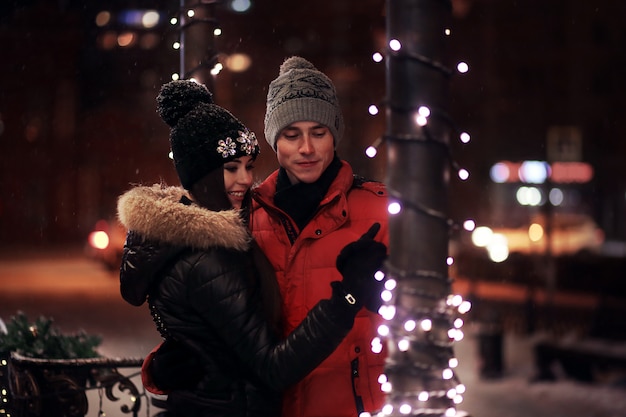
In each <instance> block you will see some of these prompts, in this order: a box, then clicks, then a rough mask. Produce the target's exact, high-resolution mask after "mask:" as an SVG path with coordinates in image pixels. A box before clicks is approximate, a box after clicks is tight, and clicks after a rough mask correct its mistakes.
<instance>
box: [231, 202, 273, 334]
mask: <svg viewBox="0 0 626 417" xmlns="http://www.w3.org/2000/svg"><path fill="white" fill-rule="evenodd" d="M251 211H252V192H251V190H248V192H247V193H246V195H245V197H244V201H243V204H242V205H241V217H242V218H243V221H244V223H245V224H246V225H247V226H248V227H250V213H251ZM250 252H251V253H252V259H253V261H254V267H255V271H256V274H253V275H255V276H256V279H257V280H258V285H259V289H260V295H261V305H262V307H263V312H264V313H265V317H266V320H267V321H268V323H270V324H271V325H272V327H273V329H274V331H275V332H276V334H277V335H278V336H281V337H282V335H283V304H282V297H281V295H280V289H279V287H278V281H277V280H276V272H275V271H274V267H273V266H272V264H271V263H270V261H269V259H267V256H265V253H264V252H263V250H262V249H261V247H260V246H259V244H258V243H257V242H256V240H254V239H252V242H251V245H250Z"/></svg>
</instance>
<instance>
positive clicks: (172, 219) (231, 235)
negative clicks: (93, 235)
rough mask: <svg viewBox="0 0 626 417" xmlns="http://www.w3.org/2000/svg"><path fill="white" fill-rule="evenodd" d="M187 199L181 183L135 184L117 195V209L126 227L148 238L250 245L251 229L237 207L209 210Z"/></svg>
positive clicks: (176, 242)
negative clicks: (136, 185)
mask: <svg viewBox="0 0 626 417" xmlns="http://www.w3.org/2000/svg"><path fill="white" fill-rule="evenodd" d="M190 201H191V200H190V199H189V195H188V194H187V191H185V190H184V189H183V188H182V187H168V186H165V185H160V184H155V185H153V186H151V187H147V186H138V187H135V188H133V189H131V190H129V191H127V192H126V193H124V194H122V195H121V196H120V197H119V199H118V202H117V213H118V217H119V220H120V222H121V223H122V224H123V225H124V226H125V227H126V228H127V229H128V230H132V231H134V232H137V233H139V234H140V235H142V236H143V237H144V238H146V239H149V240H154V241H157V242H162V243H167V244H169V245H173V246H184V247H191V248H194V249H207V248H210V247H225V248H228V249H234V250H246V249H248V248H249V244H250V239H251V238H250V233H249V231H248V229H247V227H246V225H245V224H244V222H243V220H242V218H241V216H240V213H239V211H238V210H226V211H211V210H207V209H205V208H202V207H200V206H198V205H197V204H195V203H191V204H189V202H190ZM185 202H187V203H185Z"/></svg>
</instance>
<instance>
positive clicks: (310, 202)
mask: <svg viewBox="0 0 626 417" xmlns="http://www.w3.org/2000/svg"><path fill="white" fill-rule="evenodd" d="M340 169H341V160H340V159H339V158H338V157H337V155H335V158H334V159H333V161H332V162H331V163H330V165H329V166H328V168H326V170H325V171H324V172H323V173H322V175H321V176H320V177H319V179H318V180H317V181H315V182H313V183H310V184H306V183H303V182H299V183H297V184H293V185H292V184H291V182H290V181H289V177H287V171H285V169H284V168H282V167H281V168H280V169H279V170H278V180H277V182H276V194H275V195H274V204H276V206H277V207H278V208H280V209H281V210H283V211H284V212H285V213H287V214H288V215H289V217H291V218H292V219H293V221H294V222H296V225H298V229H300V230H302V229H303V228H304V226H306V225H307V223H308V222H309V221H310V220H311V219H312V218H313V216H314V215H315V212H316V211H317V208H318V207H319V205H320V202H321V201H322V199H323V198H324V196H325V195H326V193H327V192H328V189H329V188H330V184H332V182H333V181H334V180H335V178H336V177H337V174H338V173H339V170H340Z"/></svg>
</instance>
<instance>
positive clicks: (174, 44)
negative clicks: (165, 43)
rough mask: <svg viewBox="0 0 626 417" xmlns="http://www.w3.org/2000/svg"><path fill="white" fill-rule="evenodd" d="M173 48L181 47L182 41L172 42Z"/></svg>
mask: <svg viewBox="0 0 626 417" xmlns="http://www.w3.org/2000/svg"><path fill="white" fill-rule="evenodd" d="M172 48H174V49H180V42H178V41H176V42H174V43H173V44H172Z"/></svg>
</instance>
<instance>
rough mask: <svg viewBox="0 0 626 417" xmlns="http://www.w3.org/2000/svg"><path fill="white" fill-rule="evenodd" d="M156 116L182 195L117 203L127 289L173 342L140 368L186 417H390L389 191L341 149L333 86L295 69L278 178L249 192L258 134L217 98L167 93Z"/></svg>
mask: <svg viewBox="0 0 626 417" xmlns="http://www.w3.org/2000/svg"><path fill="white" fill-rule="evenodd" d="M157 104H158V106H157V107H158V112H159V115H160V116H161V118H162V119H163V120H164V121H165V122H166V123H167V124H168V125H169V126H170V128H171V131H170V144H171V149H172V153H173V155H174V164H175V167H176V171H177V174H178V177H179V179H180V182H181V185H182V187H167V186H165V185H155V186H152V187H144V186H138V187H135V188H133V189H131V190H130V191H128V192H126V193H124V194H123V195H122V196H120V198H119V201H118V215H119V218H120V220H121V221H122V223H123V224H124V225H125V226H126V227H127V228H128V229H129V233H128V237H127V241H126V245H125V247H124V258H123V262H122V267H121V271H120V284H121V293H122V296H123V297H124V299H125V300H126V301H128V302H129V303H131V304H133V305H138V306H139V305H142V304H143V303H144V302H145V301H146V300H147V301H148V305H149V307H150V311H151V314H152V316H153V319H154V321H155V323H156V325H157V328H158V330H159V332H160V333H161V335H162V337H163V339H164V342H163V344H162V345H160V347H159V348H158V349H156V350H155V351H153V352H152V353H151V354H150V355H149V356H148V358H147V359H146V362H145V363H144V368H143V371H142V377H143V379H144V383H145V384H146V386H147V387H150V389H152V390H155V391H157V392H166V393H167V394H168V399H167V402H168V411H169V414H171V415H173V416H185V417H190V416H249V417H252V416H259V417H260V416H263V417H273V416H280V415H282V416H283V417H307V416H310V417H313V416H327V417H344V416H345V417H347V416H353V417H356V416H358V415H359V414H361V413H362V412H364V411H369V412H372V411H375V410H378V409H380V407H382V405H383V402H384V394H383V393H382V392H381V391H380V387H379V384H378V382H377V380H378V376H379V375H380V374H381V373H382V372H383V365H384V359H385V352H383V353H382V354H378V355H377V354H374V353H372V351H371V341H372V339H373V338H374V337H375V336H376V328H377V326H378V323H379V321H380V317H379V316H378V315H377V314H376V311H377V308H378V305H379V304H380V298H379V294H380V290H381V282H379V281H377V280H376V279H375V278H374V274H375V272H376V271H378V270H379V269H381V268H382V266H383V262H384V259H385V258H386V251H387V249H386V245H385V243H386V242H387V233H388V232H387V211H386V206H387V200H386V198H387V197H386V192H385V189H384V186H383V185H382V184H380V183H375V182H370V181H364V180H362V179H360V178H358V177H355V176H354V175H353V172H352V168H351V167H350V165H349V164H348V163H346V162H345V161H342V160H340V159H339V158H338V157H337V155H336V153H335V147H336V145H337V143H338V141H339V140H340V139H341V137H342V134H343V128H344V125H343V118H342V115H341V110H340V108H339V104H338V101H337V96H336V91H335V87H334V85H333V83H332V82H331V81H330V79H329V78H328V77H326V75H324V74H323V73H321V72H320V71H318V70H317V69H316V68H315V67H314V66H313V65H312V64H311V63H310V62H308V61H306V60H305V59H303V58H300V57H291V58H289V59H287V60H286V61H285V62H284V63H283V64H282V65H281V68H280V74H279V76H278V77H277V78H276V79H275V80H274V81H272V83H271V84H270V86H269V90H268V96H267V109H266V115H265V129H264V130H265V138H266V140H267V142H268V143H269V144H270V146H271V147H272V149H273V150H274V151H275V152H276V156H277V158H278V162H279V165H280V168H279V169H278V170H277V171H276V172H274V173H272V174H271V175H270V176H269V177H268V178H267V179H266V180H265V181H264V182H263V183H262V184H260V185H259V186H258V187H256V188H254V189H251V186H252V181H253V178H252V169H253V162H254V160H255V159H256V157H257V156H258V154H259V146H258V142H257V139H256V136H255V134H254V133H253V132H250V131H249V130H248V129H247V128H246V127H245V126H244V125H243V124H242V123H241V122H240V121H239V120H237V119H236V118H235V117H234V116H233V115H232V114H231V113H229V112H228V111H227V110H225V109H223V108H221V107H219V106H217V105H215V104H214V103H213V101H212V97H211V94H210V93H209V92H208V90H207V89H206V88H205V87H204V86H202V85H199V84H196V83H193V82H191V81H173V82H170V83H168V84H165V85H164V86H163V87H162V89H161V92H160V94H159V96H158V97H157Z"/></svg>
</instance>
